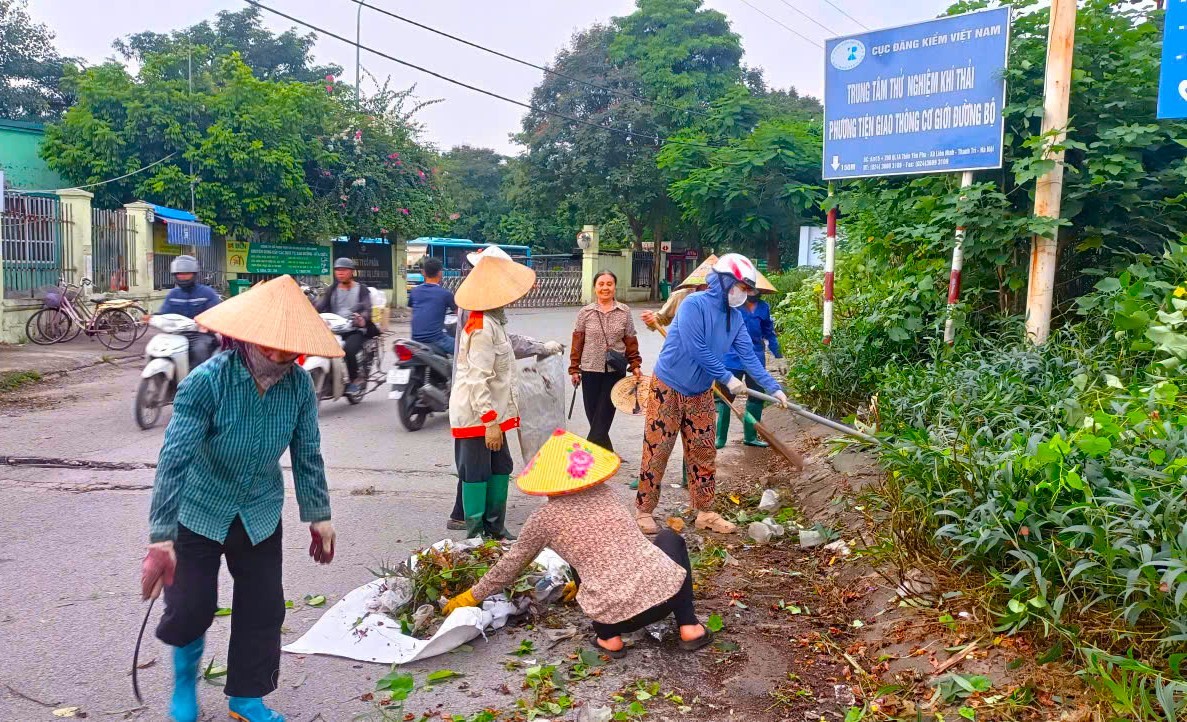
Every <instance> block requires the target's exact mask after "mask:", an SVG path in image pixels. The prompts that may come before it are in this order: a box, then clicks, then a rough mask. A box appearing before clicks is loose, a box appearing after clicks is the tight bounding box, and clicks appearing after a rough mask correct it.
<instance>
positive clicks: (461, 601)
mask: <svg viewBox="0 0 1187 722" xmlns="http://www.w3.org/2000/svg"><path fill="white" fill-rule="evenodd" d="M477 606H478V600H477V599H475V598H474V590H472V589H467V590H466V591H464V592H462V593H461V594H459V595H457V596H456V597H454V598H453V599H450V600H449V601H447V602H446V603H445V607H444V608H443V609H442V610H441V613H442V614H444V615H445V616H447V617H448V616H449V615H450V614H452V613H453V610H455V609H461V608H462V607H477Z"/></svg>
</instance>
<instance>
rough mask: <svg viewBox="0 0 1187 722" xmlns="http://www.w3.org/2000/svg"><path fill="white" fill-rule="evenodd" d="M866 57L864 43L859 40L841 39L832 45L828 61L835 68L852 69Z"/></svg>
mask: <svg viewBox="0 0 1187 722" xmlns="http://www.w3.org/2000/svg"><path fill="white" fill-rule="evenodd" d="M865 58H866V44H865V43H863V42H862V41H860V40H854V39H849V40H842V41H841V42H839V43H837V44H836V45H835V46H834V47H833V52H832V53H831V54H830V55H829V58H828V61H829V62H830V63H832V66H833V67H834V68H836V69H837V70H853V69H854V68H856V67H857V66H858V65H861V61H863V60H865Z"/></svg>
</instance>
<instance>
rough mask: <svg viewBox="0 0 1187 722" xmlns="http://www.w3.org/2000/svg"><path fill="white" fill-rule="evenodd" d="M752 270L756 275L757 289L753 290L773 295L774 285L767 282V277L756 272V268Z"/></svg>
mask: <svg viewBox="0 0 1187 722" xmlns="http://www.w3.org/2000/svg"><path fill="white" fill-rule="evenodd" d="M754 270H755V272H756V273H758V288H757V289H755V290H757V291H758V292H759V293H774V292H775V284H773V283H771V282H770V281H768V280H767V277H766V276H764V275H762V271H760V270H758V269H757V268H756V269H754Z"/></svg>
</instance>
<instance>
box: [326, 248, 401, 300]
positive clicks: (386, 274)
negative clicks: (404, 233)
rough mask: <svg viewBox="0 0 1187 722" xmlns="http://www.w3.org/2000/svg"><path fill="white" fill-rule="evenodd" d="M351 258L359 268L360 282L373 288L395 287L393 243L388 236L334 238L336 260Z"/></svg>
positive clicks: (357, 274)
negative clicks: (352, 238) (351, 238)
mask: <svg viewBox="0 0 1187 722" xmlns="http://www.w3.org/2000/svg"><path fill="white" fill-rule="evenodd" d="M339 258H349V259H351V260H353V261H354V263H355V266H356V267H357V268H358V270H357V271H356V272H355V275H356V276H357V277H358V279H359V282H360V283H362V284H363V285H366V286H370V287H372V288H395V287H396V285H395V277H394V274H393V273H392V245H391V241H389V240H388V239H386V238H357V239H355V240H353V241H352V240H350V238H348V237H347V236H340V237H338V238H335V239H334V260H335V261H336V260H338V259H339Z"/></svg>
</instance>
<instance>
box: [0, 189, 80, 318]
mask: <svg viewBox="0 0 1187 722" xmlns="http://www.w3.org/2000/svg"><path fill="white" fill-rule="evenodd" d="M72 231H73V222H72V221H71V218H70V207H69V206H67V205H63V204H62V202H61V201H59V200H58V199H57V197H55V196H42V195H28V194H24V193H19V192H14V191H8V192H7V197H6V204H5V210H4V214H3V215H0V259H3V263H4V296H5V297H6V298H32V297H33V295H34V293H35V292H36V291H37V289H38V288H41V287H43V286H54V285H57V283H58V279H59V278H62V277H65V278H66V280H69V281H73V280H74V271H75V269H74V259H73V258H72V257H71V253H70V249H71V243H70V241H71V233H72Z"/></svg>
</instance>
